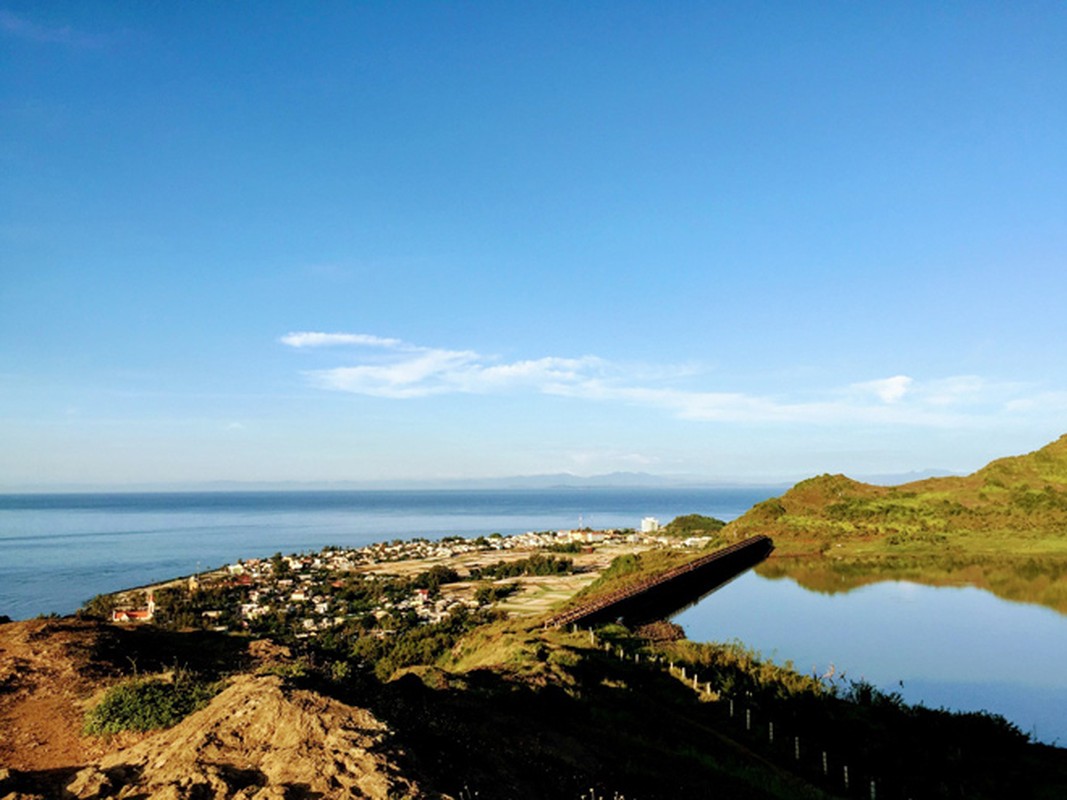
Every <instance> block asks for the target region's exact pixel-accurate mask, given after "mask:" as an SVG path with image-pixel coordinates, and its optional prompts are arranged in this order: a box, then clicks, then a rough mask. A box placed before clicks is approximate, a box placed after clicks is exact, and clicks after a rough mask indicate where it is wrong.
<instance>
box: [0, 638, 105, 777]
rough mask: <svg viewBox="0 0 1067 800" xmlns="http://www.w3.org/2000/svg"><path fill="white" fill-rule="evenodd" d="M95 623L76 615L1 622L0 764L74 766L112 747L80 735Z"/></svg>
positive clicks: (30, 767)
mask: <svg viewBox="0 0 1067 800" xmlns="http://www.w3.org/2000/svg"><path fill="white" fill-rule="evenodd" d="M92 637H93V631H92V628H91V626H87V625H86V624H84V623H81V622H78V621H76V620H69V619H64V620H30V621H27V622H21V623H9V624H6V625H0V730H2V731H3V734H4V735H3V736H0V766H2V767H8V768H12V769H18V770H50V769H60V768H65V767H74V766H79V765H81V764H85V763H86V762H88V761H90V760H93V759H95V758H99V757H100V756H101V755H103V753H105V752H107V751H108V750H109V749H113V748H111V747H108V746H107V745H105V744H104V743H103V742H101V741H100V740H96V739H91V738H88V737H83V736H82V735H81V727H82V715H83V713H84V705H83V704H84V703H85V701H86V700H87V699H88V698H89V697H90V696H91V695H92V693H93V691H94V685H93V683H92V682H90V681H89V680H88V679H87V678H86V677H85V676H84V675H83V674H82V671H81V670H82V668H84V666H85V665H86V663H87V661H88V654H87V652H86V651H87V650H88V649H89V648H88V647H87V642H91V641H92Z"/></svg>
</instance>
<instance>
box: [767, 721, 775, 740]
mask: <svg viewBox="0 0 1067 800" xmlns="http://www.w3.org/2000/svg"><path fill="white" fill-rule="evenodd" d="M767 738H768V739H769V740H770V743H771V744H774V723H773V722H771V723H768V726H767Z"/></svg>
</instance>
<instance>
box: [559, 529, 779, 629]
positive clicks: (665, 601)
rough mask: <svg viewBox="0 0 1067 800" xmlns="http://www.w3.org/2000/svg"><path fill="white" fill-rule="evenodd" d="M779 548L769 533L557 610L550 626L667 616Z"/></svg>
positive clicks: (638, 621) (635, 622)
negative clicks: (579, 603) (564, 609)
mask: <svg viewBox="0 0 1067 800" xmlns="http://www.w3.org/2000/svg"><path fill="white" fill-rule="evenodd" d="M773 550H774V542H773V541H772V540H771V538H770V537H769V536H753V537H751V538H749V539H745V540H744V541H741V542H737V543H736V544H732V545H730V546H729V547H724V548H723V549H721V550H716V551H715V552H714V553H709V554H708V555H706V556H701V557H700V558H696V559H694V560H692V561H688V562H686V563H685V564H681V565H679V566H677V567H674V568H672V569H669V570H667V571H666V572H661V573H659V574H658V575H653V576H651V577H649V578H646V579H645V580H643V581H641V582H640V583H637V584H634V585H631V586H626V587H623V588H621V589H616V590H615V591H613V592H609V593H608V594H604V595H601V596H599V597H595V598H593V599H592V600H589V601H588V602H585V603H582V604H581V605H579V606H576V607H575V608H572V609H569V610H567V611H564V612H562V613H560V614H557V615H556V616H554V617H552V618H551V619H549V620H548V621H547V622H545V627H557V628H558V627H560V626H563V625H595V624H598V623H603V622H613V621H615V620H621V621H622V622H624V623H625V624H627V625H640V624H643V623H646V622H653V621H655V620H658V619H665V618H667V617H669V616H671V615H672V614H675V613H677V612H678V611H680V610H682V609H683V608H686V607H687V606H690V605H692V604H693V603H696V602H697V601H698V600H700V599H701V598H702V597H705V596H706V595H708V594H710V593H711V592H713V591H715V590H716V589H718V588H719V587H720V586H722V585H723V584H724V583H727V582H729V581H731V580H733V579H734V578H736V577H737V576H738V575H740V574H741V573H742V572H744V571H745V570H747V569H750V568H751V567H754V566H756V564H758V563H760V562H761V561H763V560H764V559H765V558H767V556H769V555H770V554H771V552H772V551H773Z"/></svg>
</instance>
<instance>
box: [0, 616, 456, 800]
mask: <svg viewBox="0 0 1067 800" xmlns="http://www.w3.org/2000/svg"><path fill="white" fill-rule="evenodd" d="M186 636H188V634H187V635H186ZM168 641H169V640H168V638H167V635H166V634H157V633H154V632H152V631H151V630H150V629H148V628H144V629H141V630H140V631H137V630H122V629H118V628H116V627H115V626H111V625H106V624H100V623H94V622H88V621H81V620H77V619H70V618H66V619H59V620H29V621H26V622H12V623H7V624H4V625H0V731H2V734H3V735H2V736H0V798H2V799H3V800H47V799H48V798H54V797H66V798H72V799H75V798H76V799H78V800H106V799H107V798H116V799H119V798H134V797H136V798H141V799H142V800H148V799H153V800H154V799H155V798H158V799H159V800H164V798H167V799H168V800H192V798H234V800H253V799H254V800H283V798H302V797H307V798H311V797H320V798H321V797H364V798H381V799H382V800H385V798H389V797H410V798H420V797H427V796H429V795H427V794H426V793H424V792H422V791H421V790H420V789H419V787H418V785H417V784H416V783H415V782H414V781H413V780H411V779H409V778H407V777H405V776H404V775H403V774H401V770H400V768H399V767H398V766H397V759H396V757H395V753H394V752H393V751H392V746H391V743H390V741H389V739H390V731H389V729H388V727H387V726H386V725H385V724H384V723H382V722H381V721H379V720H378V719H377V718H375V717H374V715H373V714H371V713H370V712H369V711H366V710H364V709H361V708H357V707H354V706H349V705H347V704H345V703H342V702H339V701H336V700H332V699H329V698H326V697H322V696H320V695H317V694H314V693H311V692H306V691H297V690H293V691H290V690H285V689H283V687H282V684H281V682H280V680H279V679H278V678H276V677H271V676H269V675H267V676H258V677H257V676H255V675H248V674H245V675H239V676H237V677H236V678H234V679H232V680H231V681H230V683H229V686H228V687H227V688H226V689H225V690H224V691H223V692H222V693H221V694H220V695H219V696H218V697H216V698H215V699H214V700H213V701H212V702H211V704H210V705H209V706H208V707H207V708H205V709H203V710H201V711H198V712H196V713H194V714H192V715H190V716H189V717H187V718H186V719H185V720H183V721H182V722H181V723H179V724H178V725H176V726H175V727H173V728H170V729H168V730H165V731H157V732H152V733H146V734H121V735H119V736H112V737H90V736H83V735H82V734H81V730H82V720H83V715H84V712H85V709H86V707H87V706H88V705H89V704H90V701H91V700H92V699H93V698H94V697H95V696H96V695H97V694H98V693H99V692H100V691H102V689H103V688H104V687H106V686H107V685H109V684H110V683H112V682H113V681H114V680H116V679H118V678H119V677H121V675H122V673H123V672H126V673H127V674H128V673H129V670H130V669H131V668H132V665H130V664H127V665H126V669H125V670H123V669H122V668H121V663H120V662H121V652H120V651H124V650H126V651H128V653H129V654H131V655H128V656H127V657H128V658H129V659H130V661H135V660H137V658H138V657H139V658H140V659H141V661H142V663H143V665H144V666H145V667H149V668H154V667H156V666H158V664H159V663H160V662H163V661H165V659H166V658H167V655H168V654H167V653H166V652H165V651H166V647H167V643H168ZM241 647H242V648H244V649H246V650H248V649H251V650H252V651H253V652H250V653H248V654H247V659H245V663H246V665H248V666H250V667H252V668H253V669H254V667H255V665H257V664H260V665H262V664H263V663H265V662H270V661H273V660H274V659H276V658H283V660H284V657H285V656H287V653H278V652H274V651H275V650H279V649H280V650H285V648H278V647H277V646H273V645H270V643H266V642H253V643H252V645H251V648H249V646H248V643H247V642H242V643H241ZM272 648H273V649H272ZM153 652H154V653H155V658H153V656H152V653H153ZM133 654H136V655H133ZM212 657H213V658H223V659H227V660H229V661H230V662H231V663H233V661H234V658H233V657H232V656H227V654H225V653H217V654H214V655H213V656H212ZM241 660H242V659H240V658H238V659H237V661H238V662H240V661H241ZM435 796H436V795H435Z"/></svg>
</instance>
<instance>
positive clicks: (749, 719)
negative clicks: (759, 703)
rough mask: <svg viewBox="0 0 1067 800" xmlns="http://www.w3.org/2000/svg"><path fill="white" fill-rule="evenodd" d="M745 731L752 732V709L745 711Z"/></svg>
mask: <svg viewBox="0 0 1067 800" xmlns="http://www.w3.org/2000/svg"><path fill="white" fill-rule="evenodd" d="M745 730H746V731H750V730H752V709H751V708H746V709H745Z"/></svg>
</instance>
